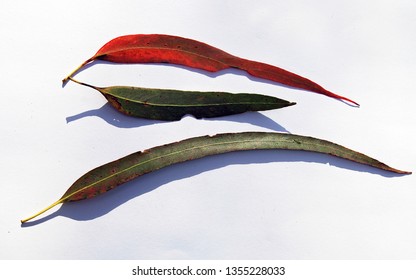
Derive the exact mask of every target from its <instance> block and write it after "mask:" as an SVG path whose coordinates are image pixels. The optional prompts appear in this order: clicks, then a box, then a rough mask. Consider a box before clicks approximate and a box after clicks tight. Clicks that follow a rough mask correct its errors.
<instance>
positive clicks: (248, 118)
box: [66, 102, 289, 132]
mask: <svg viewBox="0 0 416 280" xmlns="http://www.w3.org/2000/svg"><path fill="white" fill-rule="evenodd" d="M88 117H99V118H101V119H102V120H104V121H105V122H107V123H108V124H110V125H113V126H116V127H119V128H135V127H143V126H148V125H158V124H164V123H168V121H159V120H148V119H142V118H136V117H131V116H127V115H124V114H122V113H120V112H119V111H117V110H115V109H114V108H113V107H112V106H111V105H110V103H108V102H107V103H105V104H104V105H103V106H102V107H101V108H98V109H93V110H88V111H85V112H82V113H79V114H76V115H73V116H69V117H67V118H66V122H67V123H71V122H74V121H77V120H80V119H83V118H88ZM204 120H205V121H232V122H238V123H249V124H252V125H255V126H259V127H264V128H268V129H270V130H273V131H281V132H289V131H288V130H286V129H285V128H284V127H283V126H281V125H279V124H278V123H276V122H275V121H274V120H272V119H270V118H268V117H266V116H265V115H263V114H261V113H259V112H246V113H243V114H238V115H231V116H225V117H218V118H206V119H204Z"/></svg>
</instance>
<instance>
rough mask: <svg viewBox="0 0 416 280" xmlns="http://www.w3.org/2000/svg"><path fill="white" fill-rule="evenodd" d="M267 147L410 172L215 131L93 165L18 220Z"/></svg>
mask: <svg viewBox="0 0 416 280" xmlns="http://www.w3.org/2000/svg"><path fill="white" fill-rule="evenodd" d="M268 149H284V150H302V151H312V152H318V153H324V154H329V155H333V156H337V157H340V158H344V159H347V160H351V161H355V162H357V163H361V164H365V165H369V166H373V167H375V168H379V169H383V170H386V171H390V172H395V173H399V174H411V172H407V171H401V170H398V169H395V168H392V167H389V166H387V165H386V164H384V163H382V162H380V161H378V160H376V159H374V158H371V157H368V156H366V155H364V154H361V153H358V152H355V151H353V150H351V149H348V148H345V147H343V146H340V145H338V144H334V143H332V142H329V141H326V140H321V139H317V138H312V137H306V136H300V135H292V134H284V133H271V132H242V133H226V134H217V135H215V136H202V137H195V138H189V139H186V140H183V141H180V142H175V143H171V144H167V145H163V146H158V147H154V148H151V149H149V150H145V151H143V152H136V153H133V154H130V155H128V156H126V157H123V158H120V159H118V160H116V161H113V162H110V163H107V164H104V165H102V166H100V167H97V168H95V169H93V170H91V171H89V172H87V173H86V174H85V175H83V176H81V177H80V178H79V179H78V180H77V181H75V183H74V184H73V185H72V186H71V187H70V188H69V189H68V190H67V191H66V192H65V193H64V195H63V196H62V197H61V198H60V199H59V200H58V201H56V202H55V203H53V204H52V205H50V206H49V207H47V208H45V209H44V210H42V211H40V212H39V213H37V214H35V215H33V216H31V217H29V218H27V219H24V220H22V221H21V222H22V223H24V222H27V221H29V220H31V219H33V218H35V217H36V216H38V215H40V214H42V213H44V212H46V211H47V210H49V209H50V208H52V207H54V206H56V205H58V204H60V203H65V202H70V201H77V200H82V199H88V198H92V197H95V196H97V195H99V194H102V193H105V192H107V191H109V190H111V189H113V188H115V187H117V186H119V185H121V184H123V183H125V182H128V181H130V180H133V179H135V178H137V177H139V176H141V175H144V174H146V173H150V172H152V171H155V170H158V169H161V168H163V167H166V166H169V165H172V164H175V163H180V162H185V161H188V160H193V159H198V158H203V157H206V156H210V155H216V154H223V153H228V152H234V151H245V150H268Z"/></svg>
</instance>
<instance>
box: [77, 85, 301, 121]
mask: <svg viewBox="0 0 416 280" xmlns="http://www.w3.org/2000/svg"><path fill="white" fill-rule="evenodd" d="M70 79H71V80H72V81H74V82H76V83H78V84H81V85H84V86H88V87H91V88H93V89H95V90H98V91H99V92H101V93H102V94H103V95H104V97H105V98H106V99H107V100H108V101H109V103H110V104H111V105H112V106H113V107H114V108H116V109H117V110H118V111H120V112H122V113H124V114H126V115H129V116H134V117H139V118H145V119H153V120H164V121H176V120H180V119H181V118H182V117H183V116H185V115H193V116H194V117H196V118H197V119H200V118H214V117H222V116H228V115H234V114H241V113H244V112H248V111H264V110H271V109H278V108H283V107H287V106H292V105H295V104H296V103H293V102H289V101H286V100H282V99H279V98H276V97H272V96H266V95H261V94H251V93H238V94H233V93H229V92H201V91H181V90H170V89H154V88H141V87H127V86H112V87H95V86H91V85H89V84H85V83H81V82H78V81H76V80H74V79H72V78H70Z"/></svg>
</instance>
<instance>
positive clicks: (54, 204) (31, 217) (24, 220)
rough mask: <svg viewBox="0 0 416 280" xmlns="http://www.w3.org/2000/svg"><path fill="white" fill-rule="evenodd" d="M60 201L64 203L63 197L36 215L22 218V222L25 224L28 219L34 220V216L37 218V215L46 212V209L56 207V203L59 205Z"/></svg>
mask: <svg viewBox="0 0 416 280" xmlns="http://www.w3.org/2000/svg"><path fill="white" fill-rule="evenodd" d="M60 203H62V199H60V200H58V201H56V202H55V203H53V204H51V205H49V206H48V207H46V208H45V209H43V210H41V211H39V212H38V213H36V214H35V215H33V216H30V217H29V218H26V219H23V220H20V222H21V223H22V224H23V223H26V222H27V221H30V220H32V219H33V218H36V217H37V216H39V215H40V214H43V213H45V212H46V211H48V210H49V209H51V208H53V207H55V206H56V205H58V204H60Z"/></svg>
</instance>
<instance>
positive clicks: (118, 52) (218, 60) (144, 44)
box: [63, 34, 359, 106]
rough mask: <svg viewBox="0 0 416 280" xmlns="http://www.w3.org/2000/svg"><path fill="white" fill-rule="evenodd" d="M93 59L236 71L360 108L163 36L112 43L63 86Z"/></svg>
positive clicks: (293, 77)
mask: <svg viewBox="0 0 416 280" xmlns="http://www.w3.org/2000/svg"><path fill="white" fill-rule="evenodd" d="M94 60H104V61H110V62H115V63H172V64H177V65H184V66H188V67H192V68H197V69H201V70H206V71H209V72H217V71H220V70H224V69H228V68H237V69H240V70H244V71H246V72H247V73H249V74H250V75H252V76H254V77H257V78H261V79H266V80H270V81H274V82H277V83H281V84H284V85H287V86H291V87H294V88H299V89H304V90H308V91H312V92H316V93H320V94H324V95H326V96H329V97H333V98H337V99H341V100H345V101H348V102H350V103H353V104H355V105H357V106H359V104H358V103H357V102H355V101H353V100H351V99H349V98H346V97H343V96H340V95H337V94H335V93H332V92H330V91H328V90H326V89H324V88H323V87H322V86H320V85H318V84H317V83H315V82H313V81H311V80H309V79H307V78H304V77H302V76H299V75H297V74H294V73H292V72H289V71H287V70H284V69H282V68H279V67H276V66H273V65H269V64H265V63H261V62H257V61H252V60H248V59H244V58H239V57H237V56H234V55H231V54H229V53H226V52H224V51H222V50H220V49H218V48H215V47H213V46H210V45H208V44H205V43H202V42H198V41H195V40H192V39H187V38H182V37H178V36H171V35H160V34H150V35H144V34H137V35H126V36H121V37H117V38H115V39H113V40H111V41H109V42H108V43H107V44H105V45H104V46H103V47H102V48H101V49H99V50H98V52H97V53H96V54H95V55H94V56H93V57H91V58H90V59H88V60H86V61H85V62H84V63H83V64H81V66H79V67H78V68H77V69H75V71H73V72H72V73H71V74H70V75H69V76H68V77H67V78H65V79H64V80H63V83H64V85H65V83H66V82H67V81H68V79H69V77H72V76H73V75H74V74H75V73H76V72H77V71H78V70H80V69H81V68H82V67H84V66H85V65H86V64H88V63H90V62H92V61H94Z"/></svg>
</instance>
